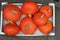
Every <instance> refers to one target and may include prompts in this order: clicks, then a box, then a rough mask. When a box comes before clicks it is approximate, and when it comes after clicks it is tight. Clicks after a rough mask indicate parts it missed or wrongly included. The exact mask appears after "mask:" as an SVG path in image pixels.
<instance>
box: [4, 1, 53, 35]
mask: <svg viewBox="0 0 60 40" xmlns="http://www.w3.org/2000/svg"><path fill="white" fill-rule="evenodd" d="M22 14H24V15H26V16H25V17H24V18H23V19H22V20H21V21H20V25H17V24H16V22H17V21H19V19H21V15H22ZM52 14H53V12H52V7H51V6H48V5H42V6H39V7H38V5H37V3H36V2H31V1H30V2H24V3H23V5H22V6H21V8H19V7H18V6H16V5H13V4H8V5H7V6H5V8H4V10H3V18H4V19H5V20H6V21H8V22H9V23H8V24H5V25H4V27H3V30H4V33H5V34H6V35H8V36H15V35H16V34H18V33H19V32H20V31H22V32H23V33H24V34H31V35H32V34H34V33H35V32H36V30H37V29H39V30H40V32H42V33H43V34H49V33H50V32H51V31H52V30H53V24H52V22H51V21H50V20H49V18H50V17H51V16H52Z"/></svg>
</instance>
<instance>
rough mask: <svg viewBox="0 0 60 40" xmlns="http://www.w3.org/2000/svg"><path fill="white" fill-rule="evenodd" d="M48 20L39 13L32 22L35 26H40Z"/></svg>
mask: <svg viewBox="0 0 60 40" xmlns="http://www.w3.org/2000/svg"><path fill="white" fill-rule="evenodd" d="M47 20H48V18H47V17H46V16H45V15H44V14H41V13H36V14H35V15H34V17H33V21H34V23H35V24H36V25H38V26H40V25H44V24H46V23H47Z"/></svg>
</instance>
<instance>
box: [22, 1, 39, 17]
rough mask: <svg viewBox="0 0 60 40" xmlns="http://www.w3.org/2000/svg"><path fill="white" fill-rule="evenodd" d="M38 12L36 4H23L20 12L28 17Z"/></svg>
mask: <svg viewBox="0 0 60 40" xmlns="http://www.w3.org/2000/svg"><path fill="white" fill-rule="evenodd" d="M37 11H38V5H37V3H36V2H24V3H23V5H22V12H23V13H24V14H26V15H28V16H29V17H31V15H33V14H34V13H36V12H37Z"/></svg>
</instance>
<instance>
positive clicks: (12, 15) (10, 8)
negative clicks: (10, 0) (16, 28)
mask: <svg viewBox="0 0 60 40" xmlns="http://www.w3.org/2000/svg"><path fill="white" fill-rule="evenodd" d="M21 13H22V12H21V9H20V8H18V7H17V6H15V5H7V6H6V7H5V8H4V10H3V17H4V19H5V20H7V21H8V20H10V21H13V22H16V21H18V20H19V19H20V16H21Z"/></svg>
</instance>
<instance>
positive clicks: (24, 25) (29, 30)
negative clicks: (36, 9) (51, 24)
mask: <svg viewBox="0 0 60 40" xmlns="http://www.w3.org/2000/svg"><path fill="white" fill-rule="evenodd" d="M20 27H21V31H22V32H23V33H24V34H34V32H35V31H36V29H37V26H36V25H35V24H34V23H33V21H32V18H30V17H24V18H23V19H22V21H21V24H20Z"/></svg>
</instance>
